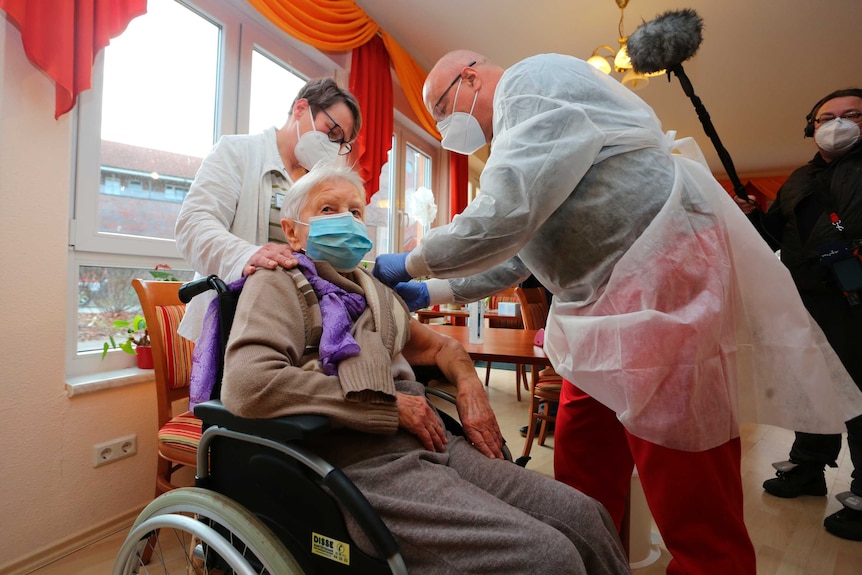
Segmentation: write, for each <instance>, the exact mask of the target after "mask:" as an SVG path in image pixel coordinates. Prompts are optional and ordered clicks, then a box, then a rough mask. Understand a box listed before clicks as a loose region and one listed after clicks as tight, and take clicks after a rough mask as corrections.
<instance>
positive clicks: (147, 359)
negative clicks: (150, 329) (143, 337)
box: [135, 345, 153, 369]
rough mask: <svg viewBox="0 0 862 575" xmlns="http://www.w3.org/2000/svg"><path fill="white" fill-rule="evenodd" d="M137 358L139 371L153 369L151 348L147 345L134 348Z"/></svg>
mask: <svg viewBox="0 0 862 575" xmlns="http://www.w3.org/2000/svg"><path fill="white" fill-rule="evenodd" d="M135 353H136V354H137V357H138V367H139V368H141V369H153V348H152V347H150V346H148V345H139V346H137V347H135Z"/></svg>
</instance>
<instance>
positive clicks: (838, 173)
mask: <svg viewBox="0 0 862 575" xmlns="http://www.w3.org/2000/svg"><path fill="white" fill-rule="evenodd" d="M832 212H836V213H837V214H838V217H839V218H840V220H841V225H842V226H843V227H844V231H843V232H841V231H839V230H838V229H837V228H836V226H834V225H833V224H832V222H831V219H830V214H831V213H832ZM761 233H763V235H764V238H765V239H766V240H767V241H768V242H770V245H772V246H773V247H774V248H777V247H780V248H781V261H782V262H784V265H786V266H787V268H788V269H789V270H790V274H791V275H792V276H793V281H794V282H795V283H796V286H797V288H798V289H799V291H800V292H803V295H804V292H807V291H811V292H819V293H834V294H835V295H836V296H837V295H842V294H841V290H840V289H839V288H838V285H837V283H836V282H835V279H834V278H833V277H832V274H831V272H830V270H829V269H828V268H827V267H826V266H825V265H824V264H822V263H821V262H820V249H821V248H822V247H823V246H825V245H827V244H829V243H831V242H840V241H849V240H853V239H862V144H857V146H856V147H855V148H854V149H853V150H851V151H850V152H849V153H847V154H846V155H845V156H843V157H842V158H840V159H838V160H835V161H833V162H831V163H827V162H825V161H824V160H823V159H822V158H821V157H820V154H819V153H818V154H817V155H816V156H815V157H814V159H812V160H811V161H810V162H809V163H808V164H806V165H804V166H802V167H801V168H799V169H797V170H796V171H794V172H793V173H792V174H791V175H790V177H789V178H788V179H787V181H786V182H785V183H784V185H783V186H781V189H780V190H778V195H777V197H776V199H775V202H774V203H773V204H772V205H771V206H770V208H769V211H767V213H766V214H765V215H764V217H763V229H762V230H761ZM842 297H843V295H842Z"/></svg>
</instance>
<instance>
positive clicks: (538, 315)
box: [515, 287, 563, 457]
mask: <svg viewBox="0 0 862 575" xmlns="http://www.w3.org/2000/svg"><path fill="white" fill-rule="evenodd" d="M515 296H516V297H517V298H518V303H520V304H521V317H522V318H523V320H524V326H525V327H526V328H527V329H543V328H544V327H545V324H546V323H547V321H548V311H549V305H548V296H547V292H546V291H545V289H544V288H541V287H536V288H521V287H517V288H515ZM531 367H532V370H531V377H530V420H529V423H527V439H526V441H525V443H524V451H523V453H522V455H521V456H522V457H528V456H529V455H530V450H531V449H532V447H533V438H534V437H535V436H536V422H537V421H539V422H541V426H540V427H539V430H538V431H539V445H545V438H546V437H547V434H548V424H549V423H553V422H554V421H555V419H556V418H555V417H554V416H553V415H551V408H552V406H554V405H557V404H559V403H560V390H561V389H562V387H563V378H562V377H560V376H559V375H558V374H557V372H556V371H554V368H552V367H546V368H545V369H543V370H541V371H539V368H538V366H535V365H534V366H531ZM524 379H525V380H526V374H525V376H524ZM542 405H544V406H545V408H544V411H543V410H541V409H540V408H541V406H542Z"/></svg>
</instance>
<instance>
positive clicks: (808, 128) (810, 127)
mask: <svg viewBox="0 0 862 575" xmlns="http://www.w3.org/2000/svg"><path fill="white" fill-rule="evenodd" d="M846 96H854V97H856V98H862V89H859V88H845V89H844V90H835V91H834V92H832V93H831V94H829V95H828V96H824V97H823V98H821V99H820V100H818V102H817V103H816V104H814V107H813V108H811V111H810V112H808V115H807V116H805V122H806V124H805V137H806V138H812V137H814V115H815V114H817V110H819V109H820V107H821V106H822V105H823V104H825V103H826V102H828V101H829V100H834V99H835V98H844V97H846Z"/></svg>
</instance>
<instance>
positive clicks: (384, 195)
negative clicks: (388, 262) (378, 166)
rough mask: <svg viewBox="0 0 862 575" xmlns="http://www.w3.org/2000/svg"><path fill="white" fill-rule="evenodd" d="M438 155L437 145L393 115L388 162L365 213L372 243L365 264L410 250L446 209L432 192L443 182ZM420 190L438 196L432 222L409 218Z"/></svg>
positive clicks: (409, 123) (411, 124) (398, 115)
mask: <svg viewBox="0 0 862 575" xmlns="http://www.w3.org/2000/svg"><path fill="white" fill-rule="evenodd" d="M432 142H434V143H432ZM439 155H440V154H439V147H436V141H434V140H432V139H431V136H429V135H427V133H426V132H425V131H424V130H422V129H421V128H419V127H418V126H415V125H414V124H413V123H412V122H409V120H406V119H405V118H403V117H401V114H399V113H397V112H396V122H395V135H394V136H393V138H392V149H391V150H390V151H389V161H388V162H387V163H386V164H384V166H383V168H382V170H381V172H380V189H379V190H378V191H377V193H375V194H374V195H373V196H372V197H371V201H370V202H369V204H368V208H367V209H366V212H365V222H366V225H367V227H368V235H369V237H370V238H371V240H372V241H373V242H374V248H373V249H372V251H371V252H369V253H368V255H367V256H366V259H367V260H369V261H371V260H374V258H376V257H377V256H378V255H379V254H384V253H400V252H404V251H408V250H411V249H413V248H414V247H416V246H417V245H419V242H421V241H422V237H423V235H424V234H425V233H426V232H427V231H428V229H429V227H430V223H431V221H433V220H435V219H436V216H437V215H440V213H441V212H442V210H444V209H445V206H440V205H439V204H440V203H441V199H440V194H439V191H438V190H435V181H442V178H440V177H438V176H437V173H438V172H439V171H440V166H439V164H440V162H436V163H435V161H434V159H435V158H437V157H439ZM436 187H440V186H439V184H438V185H437V186H436ZM420 188H426V189H427V190H431V191H432V192H437V193H436V194H435V196H436V201H435V203H436V204H437V210H436V212H435V214H434V217H431V218H430V220H431V221H428V222H427V223H424V224H423V223H422V222H420V221H419V220H418V219H416V218H415V217H414V216H412V215H411V208H413V204H414V202H413V200H414V196H415V195H416V194H417V191H418V190H420Z"/></svg>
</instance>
